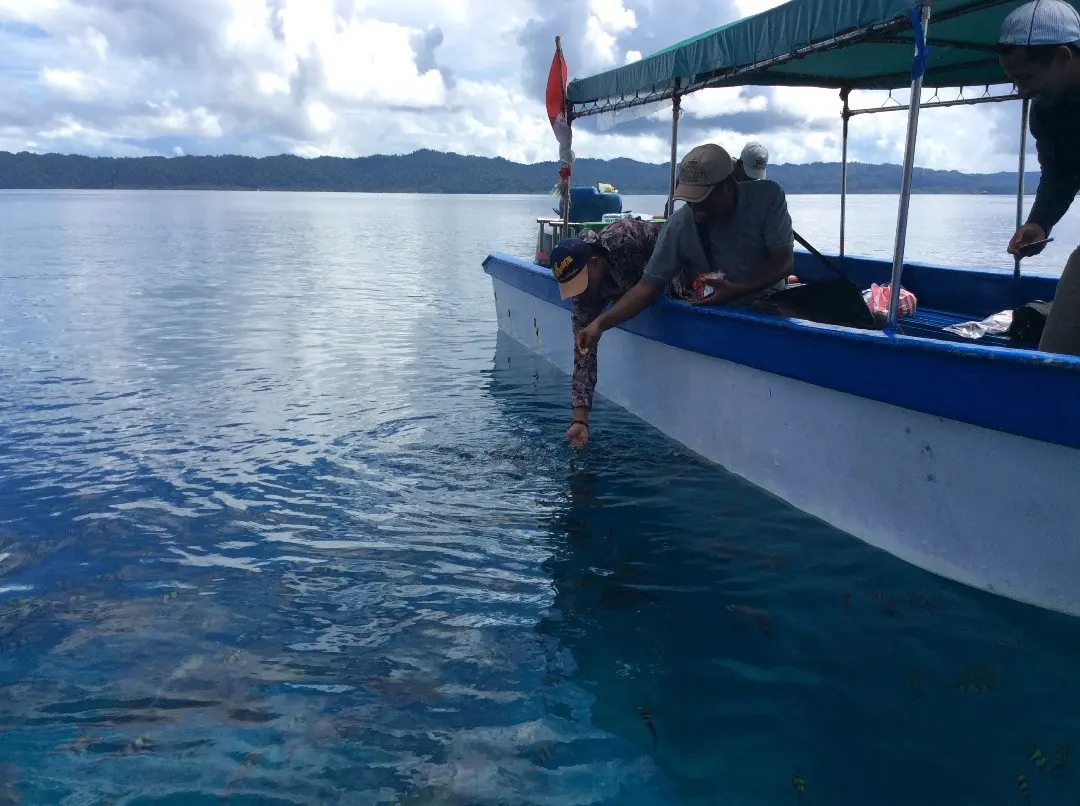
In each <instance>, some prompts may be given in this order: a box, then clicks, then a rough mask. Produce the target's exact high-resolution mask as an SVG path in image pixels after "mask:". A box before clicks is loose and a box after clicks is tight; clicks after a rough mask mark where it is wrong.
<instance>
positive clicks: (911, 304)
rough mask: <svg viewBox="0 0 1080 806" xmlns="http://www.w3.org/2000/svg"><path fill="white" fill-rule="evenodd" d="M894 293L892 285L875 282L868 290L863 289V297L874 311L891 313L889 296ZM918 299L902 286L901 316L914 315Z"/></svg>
mask: <svg viewBox="0 0 1080 806" xmlns="http://www.w3.org/2000/svg"><path fill="white" fill-rule="evenodd" d="M891 295H892V285H891V284H888V283H887V284H885V285H878V284H877V283H874V284H872V285H871V286H870V289H869V290H868V291H863V299H865V300H866V304H867V305H868V306H869V308H870V310H871V311H873V312H874V313H880V314H885V315H886V316H888V314H889V297H890V296H891ZM916 305H917V301H916V299H915V295H914V294H912V293H911V292H910V291H908V290H907V289H906V288H904V287H903V286H900V316H914V315H915V308H916Z"/></svg>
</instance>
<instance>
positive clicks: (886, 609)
mask: <svg viewBox="0 0 1080 806" xmlns="http://www.w3.org/2000/svg"><path fill="white" fill-rule="evenodd" d="M881 612H882V613H884V614H885V615H886V616H888V617H889V618H892V617H893V616H895V615H896V610H895V609H894V608H893V603H892V599H890V598H889V597H888V596H884V597H882V599H881Z"/></svg>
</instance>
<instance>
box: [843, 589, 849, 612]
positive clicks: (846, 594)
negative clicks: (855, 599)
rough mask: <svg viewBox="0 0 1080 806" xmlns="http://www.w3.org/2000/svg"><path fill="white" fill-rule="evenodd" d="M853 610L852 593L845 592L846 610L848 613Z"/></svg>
mask: <svg viewBox="0 0 1080 806" xmlns="http://www.w3.org/2000/svg"><path fill="white" fill-rule="evenodd" d="M850 610H851V594H850V593H845V594H844V612H845V613H847V612H849V611H850Z"/></svg>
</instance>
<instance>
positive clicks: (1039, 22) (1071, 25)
mask: <svg viewBox="0 0 1080 806" xmlns="http://www.w3.org/2000/svg"><path fill="white" fill-rule="evenodd" d="M998 42H999V43H1000V44H1002V45H1072V44H1080V13H1078V12H1077V10H1076V9H1075V8H1073V6H1072V5H1071V4H1069V3H1066V2H1064V0H1031V2H1030V3H1024V5H1022V6H1020V8H1018V9H1016V10H1014V11H1013V12H1012V13H1011V14H1009V16H1008V17H1006V18H1005V21H1004V22H1003V23H1001V36H1000V37H999V38H998Z"/></svg>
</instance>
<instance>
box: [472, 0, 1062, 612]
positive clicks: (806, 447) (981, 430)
mask: <svg viewBox="0 0 1080 806" xmlns="http://www.w3.org/2000/svg"><path fill="white" fill-rule="evenodd" d="M1020 4H1021V3H1020V2H1019V0H1009V1H1008V2H1000V0H933V7H931V0H921V2H918V3H917V4H916V5H914V6H912V5H911V0H789V2H786V3H784V4H782V5H779V6H776V7H774V8H772V9H770V10H768V11H765V12H763V13H760V14H757V15H754V16H752V17H748V18H745V19H742V20H739V21H736V22H733V23H730V24H728V25H725V26H722V27H720V28H717V29H715V30H712V31H708V32H706V33H704V34H701V35H700V36H697V37H694V38H692V39H689V40H686V41H684V42H680V43H678V44H676V45H673V46H671V47H669V48H666V49H664V50H662V51H660V52H658V53H656V54H654V55H652V56H649V57H646V58H644V59H642V60H640V61H638V62H635V63H633V64H630V65H626V66H623V67H619V68H616V69H613V70H609V71H607V72H605V73H601V74H599V75H595V76H591V77H587V78H583V79H579V80H575V81H571V82H569V83H567V84H564V87H565V90H564V96H563V98H564V106H563V112H564V114H565V120H559V121H555V120H554V119H553V127H555V126H556V123H563V124H565V125H564V127H563V128H564V129H565V130H569V129H571V127H572V123H573V121H574V120H576V119H579V118H581V117H585V116H588V115H594V114H599V115H608V116H611V117H614V118H618V117H619V116H620V115H622V116H628V115H634V114H640V113H641V112H642V111H646V110H654V109H656V108H659V107H660V106H662V105H670V106H671V107H672V110H673V112H672V159H671V178H670V187H669V194H668V203H667V206H666V208H665V211H664V212H665V214H667V215H670V213H671V212H672V210H673V209H674V207H673V204H672V201H671V195H672V191H673V188H674V184H675V166H676V159H675V151H676V144H677V136H678V120H679V111H680V101H681V99H682V97H684V96H685V95H686V94H688V93H690V92H696V91H698V90H701V89H705V88H710V87H725V86H742V85H790V86H807V87H831V88H833V89H836V90H838V91H839V95H840V100H841V114H840V118H841V121H840V122H841V126H842V129H843V140H842V154H843V168H842V172H841V180H840V183H841V186H840V188H839V191H840V196H841V205H840V219H841V221H840V223H841V229H840V232H841V234H840V248H839V252H838V253H836V254H835V255H829V256H827V257H828V258H829V259H830V260H832V261H834V262H835V264H836V265H837V266H838V267H839V268H840V270H841V271H842V273H844V274H845V275H846V276H847V277H849V278H850V279H852V280H853V281H854V282H856V283H858V285H859V287H860V288H861V289H866V288H869V286H870V285H871V284H872V283H878V284H886V283H887V284H890V288H891V300H890V302H891V304H890V307H889V309H888V322H887V324H886V325H885V326H884V328H883V329H880V330H860V329H855V328H847V327H839V326H833V325H827V324H819V323H816V322H810V321H805V320H798V319H785V318H780V317H776V316H770V315H766V314H758V313H751V312H747V311H740V310H729V309H725V308H702V307H694V306H690V305H688V304H687V303H685V302H682V301H677V300H673V299H669V298H667V297H664V298H662V299H661V300H660V301H659V302H657V303H656V304H654V305H653V306H651V307H650V308H648V309H646V310H645V311H644V312H643V313H641V314H639V315H638V316H637V317H635V318H633V319H631V320H629V321H627V322H625V323H624V324H623V325H622V326H620V327H618V328H616V329H613V330H610V331H608V332H607V333H605V335H604V338H603V339H602V340H601V341H600V344H599V348H598V350H599V362H600V363H599V366H600V369H599V382H598V385H597V393H598V394H600V395H603V396H604V397H606V398H607V399H609V400H611V401H613V402H614V403H616V404H618V405H620V406H623V407H624V408H626V409H627V410H629V411H630V412H631V413H633V414H635V415H637V416H638V417H640V418H641V419H642V420H644V421H646V422H647V423H649V424H651V425H653V426H655V427H656V428H658V429H660V430H661V431H662V432H664V433H665V434H666V435H668V436H669V437H670V438H672V439H674V440H676V441H677V442H679V443H681V444H682V445H684V446H685V447H687V448H689V449H690V450H692V451H694V452H696V453H698V454H700V455H702V456H704V457H706V458H707V459H709V460H711V461H713V462H716V463H718V464H719V465H721V466H723V467H724V468H726V469H727V470H729V471H731V472H732V473H735V474H736V475H738V476H741V477H742V478H744V479H746V480H748V481H749V482H751V483H752V484H754V485H756V486H758V487H760V488H763V489H764V490H766V491H768V492H770V493H772V494H774V495H776V496H778V497H779V498H781V499H783V500H784V501H786V502H788V503H789V504H791V505H792V506H794V507H797V508H798V509H800V510H803V511H805V512H807V513H809V514H811V515H813V516H816V517H817V518H820V519H821V520H823V521H825V522H827V523H829V524H831V525H832V526H834V527H836V528H838V529H841V530H843V531H845V532H847V533H849V534H851V535H853V536H855V537H857V538H859V539H861V540H864V541H866V542H867V543H869V544H871V545H873V546H875V547H877V548H879V549H882V550H884V551H887V552H889V553H891V554H893V555H895V556H896V557H899V558H901V559H903V560H906V561H908V562H910V563H912V564H914V565H916V566H918V567H920V568H923V569H925V570H927V571H929V572H932V573H935V574H938V575H941V576H943V577H946V578H949V579H952V580H955V581H957V582H959V583H963V584H965V585H968V586H971V587H973V588H977V589H981V590H983V591H988V592H991V593H993V594H997V595H999V596H1003V597H1007V598H1009V599H1013V600H1016V601H1019V602H1024V603H1027V604H1030V605H1034V606H1036V607H1040V608H1045V609H1049V610H1055V611H1059V612H1062V613H1067V614H1069V615H1073V616H1077V615H1080V495H1078V494H1077V491H1076V488H1077V482H1078V481H1080V415H1078V413H1080V358H1076V357H1070V356H1061V355H1054V354H1048V353H1041V352H1038V351H1036V350H1033V349H1025V348H1018V347H1015V346H1010V343H1009V341H1008V340H1007V338H1006V337H1005V336H1004V335H1000V334H999V335H986V336H983V337H982V338H980V339H978V340H971V339H966V338H963V337H961V336H958V335H956V334H955V333H953V332H951V331H950V330H948V329H947V328H949V327H950V326H952V325H956V324H958V323H961V322H968V321H973V320H980V319H982V318H984V317H987V316H990V315H992V314H995V313H998V312H1001V311H1005V310H1012V309H1015V308H1016V307H1017V306H1019V305H1022V304H1024V303H1027V302H1030V301H1033V300H1052V299H1053V295H1054V290H1055V288H1056V283H1057V279H1056V277H1053V276H1046V275H1034V274H1027V273H1022V272H1021V271H1020V265H1019V261H1017V263H1016V265H1015V266H1014V267H1013V271H1012V272H1009V271H1008V270H995V269H992V268H987V269H985V270H971V269H960V268H952V267H948V266H936V265H930V264H926V263H915V262H909V261H906V260H905V259H904V249H905V244H906V240H907V237H908V231H907V221H908V207H909V203H910V196H911V176H912V169H913V166H914V153H915V141H916V137H917V131H918V119H919V112H920V110H921V109H927V108H931V107H937V106H952V105H957V104H971V103H986V102H1008V101H1019V103H1018V106H1019V107H1020V111H1021V114H1020V118H1021V120H1020V126H1021V131H1022V132H1024V131H1026V118H1027V111H1028V104H1027V101H1025V100H1022V99H1020V98H1019V97H1018V96H1017V95H1016V94H1015V93H1014V92H1012V91H1005V92H1004V93H1003V94H1002V93H997V94H994V93H992V92H991V87H994V88H1000V87H1003V86H1005V85H1006V78H1005V76H1004V73H1003V72H1002V70H1001V68H1000V66H999V65H998V61H997V58H996V54H995V52H994V51H995V43H996V37H997V32H998V30H999V28H1000V23H1001V21H1002V20H1003V19H1004V17H1005V16H1006V15H1007V14H1008V13H1009V12H1010V11H1012V10H1013V9H1015V8H1016V7H1018V6H1019V5H1020ZM931 32H932V33H933V35H932V36H929V34H931ZM556 47H557V54H556V55H557V58H558V59H560V60H561V52H560V51H559V45H558V43H557V45H556ZM563 64H564V63H563ZM553 69H554V63H553ZM560 69H561V70H563V75H564V80H565V68H563V67H560ZM924 85H925V88H926V89H927V90H929V89H931V88H934V89H937V90H941V89H944V88H959V90H960V92H959V95H958V97H957V98H956V99H955V100H935V98H937V97H938V96H937V93H936V92H935V94H934V96H933V97H932V98H931V99H930V101H929V102H923V100H922V93H923V90H924ZM905 87H906V88H909V89H910V97H909V100H908V101H907V102H906V103H903V104H901V103H900V102H897V103H894V104H892V105H886V106H884V107H882V108H881V109H852V108H851V107H850V106H849V95H850V93H851V92H853V91H857V90H889V91H892V90H897V89H902V88H905ZM971 87H977V88H979V90H982V88H983V87H985V88H986V89H985V91H982V92H981V94H980V95H978V96H975V97H964V96H965V88H971ZM550 97H551V95H550V93H549V99H550ZM892 110H904V111H906V113H907V117H908V125H907V135H906V143H905V154H904V163H903V173H902V178H901V183H900V187H899V188H898V190H899V203H898V210H897V226H896V232H895V238H894V249H893V256H892V260H891V261H888V260H877V259H871V258H866V257H860V256H856V255H849V254H845V249H844V234H843V233H844V224H845V218H846V205H847V147H848V123H849V121H850V119H851V117H853V116H855V115H858V114H869V113H871V112H876V111H892ZM551 111H552V110H551V107H550V103H549V117H550V116H551V114H550V113H551ZM556 134H557V135H558V134H559V129H558V127H556ZM560 143H562V140H560ZM562 145H564V146H565V145H566V144H565V143H562ZM1024 145H1025V144H1024V143H1022V144H1021V148H1020V164H1019V168H1018V186H1017V224H1018V225H1019V223H1020V221H1021V218H1020V216H1021V213H1022V208H1023V203H1024V188H1023V177H1024V151H1025V148H1024ZM568 152H569V148H568V147H564V148H563V149H562V154H563V155H564V159H563V162H564V166H563V168H564V170H563V171H561V172H560V177H561V178H562V180H563V185H564V192H565V185H566V184H567V181H568V179H567V177H568V175H569V172H570V169H569V165H568V163H567V160H566V159H565V155H566V154H567V153H568ZM539 223H540V227H541V228H544V227H547V228H549V229H551V230H553V231H554V233H555V236H556V237H561V235H563V234H566V233H568V232H573V231H575V226H582V225H584V223H583V222H573V221H572V220H571V217H570V216H569V215H568V214H567V215H564V217H563V220H562V221H559V220H557V219H551V220H547V219H545V220H542V221H540V222H539ZM795 225H796V228H798V221H796V222H795ZM542 234H543V229H542ZM1008 234H1009V233H1002V236H1003V240H1004V239H1005V238H1007V236H1008ZM1062 263H1064V256H1062ZM483 267H484V271H485V272H486V273H487V274H488V275H489V276H490V277H491V282H492V287H493V294H494V301H495V308H496V312H497V319H498V327H499V329H500V330H502V331H505V333H507V334H509V335H510V336H512V337H513V338H514V339H516V340H517V341H519V342H521V343H522V344H524V345H526V346H527V347H528V348H530V349H531V350H533V351H535V352H536V353H537V354H539V355H541V356H543V357H544V358H546V359H548V360H550V361H551V362H552V363H554V364H555V365H556V366H558V367H560V368H561V369H563V370H564V371H566V372H570V371H571V370H572V367H573V350H574V345H573V338H572V333H571V326H570V317H569V311H570V306H569V304H568V303H566V302H563V301H562V300H561V299H560V297H559V293H558V289H557V285H556V283H555V281H554V279H553V278H552V276H551V273H550V271H549V270H548V269H547V268H545V267H544V266H542V265H538V264H537V262H536V261H535V260H528V259H523V258H519V257H514V256H512V255H509V254H505V253H501V252H494V253H492V254H490V255H488V257H487V258H486V259H485V260H484V263H483ZM795 274H796V275H797V276H798V278H799V280H800V281H802V282H805V283H811V282H816V281H818V280H823V279H829V278H831V277H835V275H833V274H831V273H830V271H829V270H827V268H826V267H825V266H824V265H823V263H822V261H821V260H819V259H818V257H816V256H814V255H811V254H808V253H806V252H803V251H801V250H797V251H796V265H795ZM901 287H903V288H906V289H908V290H910V291H911V292H913V293H914V294H915V296H916V298H917V300H918V306H917V308H916V311H915V313H914V315H912V316H905V317H901V316H900V312H899V306H898V304H897V302H898V297H899V294H900V290H901ZM567 405H569V401H568V403H567ZM704 414H707V415H708V416H707V417H706V416H703V415H704ZM598 425H599V428H598V429H596V430H597V431H599V430H600V429H602V427H603V425H602V423H599V424H598ZM596 438H597V437H596V436H594V439H596Z"/></svg>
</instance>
